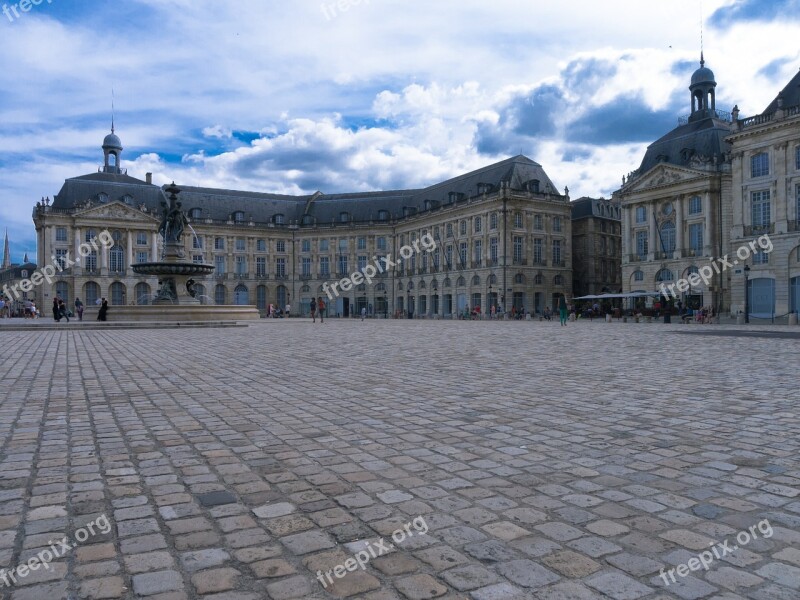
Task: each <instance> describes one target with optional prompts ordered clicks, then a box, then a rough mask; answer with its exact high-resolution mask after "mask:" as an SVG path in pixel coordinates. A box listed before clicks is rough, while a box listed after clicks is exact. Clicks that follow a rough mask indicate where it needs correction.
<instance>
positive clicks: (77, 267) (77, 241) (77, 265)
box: [72, 227, 86, 295]
mask: <svg viewBox="0 0 800 600" xmlns="http://www.w3.org/2000/svg"><path fill="white" fill-rule="evenodd" d="M73 233H74V235H75V242H74V243H75V249H74V250H73V254H74V256H73V257H72V260H74V261H78V259H80V262H76V263H75V266H74V267H72V272H73V273H74V274H75V275H80V274H81V273H82V271H83V269H85V268H86V265H84V264H83V260H84V259H83V257H82V256H81V251H80V246H81V228H80V227H76V228H75V230H74V232H73ZM74 295H76V294H74Z"/></svg>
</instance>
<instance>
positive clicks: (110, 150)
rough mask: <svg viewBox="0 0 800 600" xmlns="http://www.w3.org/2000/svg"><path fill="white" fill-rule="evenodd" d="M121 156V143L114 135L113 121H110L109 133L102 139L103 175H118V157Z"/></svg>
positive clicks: (120, 171) (119, 170)
mask: <svg viewBox="0 0 800 600" xmlns="http://www.w3.org/2000/svg"><path fill="white" fill-rule="evenodd" d="M120 154H122V142H121V141H120V139H119V137H118V136H117V135H116V134H115V133H114V120H113V119H112V120H111V133H109V134H108V135H107V136H106V137H104V138H103V173H114V174H115V175H119V174H120V173H122V169H120V166H119V155H120Z"/></svg>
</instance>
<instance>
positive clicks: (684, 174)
mask: <svg viewBox="0 0 800 600" xmlns="http://www.w3.org/2000/svg"><path fill="white" fill-rule="evenodd" d="M697 176H698V174H697V173H695V172H693V171H689V170H687V169H681V168H679V167H674V166H670V165H658V166H655V167H653V168H652V169H651V170H650V172H649V173H645V174H644V175H643V176H642V177H640V178H639V179H636V180H634V181H632V182H630V183H629V185H628V187H627V189H626V190H625V191H626V192H628V193H630V192H638V191H642V190H648V189H652V188H657V187H661V186H665V185H672V184H674V183H678V182H681V181H688V180H690V179H696V178H697Z"/></svg>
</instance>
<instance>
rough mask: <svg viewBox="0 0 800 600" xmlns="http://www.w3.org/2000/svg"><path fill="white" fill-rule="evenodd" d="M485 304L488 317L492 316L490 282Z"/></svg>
mask: <svg viewBox="0 0 800 600" xmlns="http://www.w3.org/2000/svg"><path fill="white" fill-rule="evenodd" d="M486 305H487V307H488V309H489V318H490V319H491V318H492V306H493V305H492V284H491V283H490V284H489V297H488V298H487V299H486Z"/></svg>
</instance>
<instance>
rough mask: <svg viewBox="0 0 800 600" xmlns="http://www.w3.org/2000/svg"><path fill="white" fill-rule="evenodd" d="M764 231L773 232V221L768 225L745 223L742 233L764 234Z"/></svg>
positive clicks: (747, 234) (749, 234)
mask: <svg viewBox="0 0 800 600" xmlns="http://www.w3.org/2000/svg"><path fill="white" fill-rule="evenodd" d="M765 233H775V223H770V224H769V225H747V226H745V228H744V235H745V236H751V235H764V234H765Z"/></svg>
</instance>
